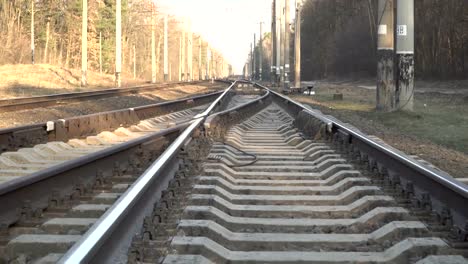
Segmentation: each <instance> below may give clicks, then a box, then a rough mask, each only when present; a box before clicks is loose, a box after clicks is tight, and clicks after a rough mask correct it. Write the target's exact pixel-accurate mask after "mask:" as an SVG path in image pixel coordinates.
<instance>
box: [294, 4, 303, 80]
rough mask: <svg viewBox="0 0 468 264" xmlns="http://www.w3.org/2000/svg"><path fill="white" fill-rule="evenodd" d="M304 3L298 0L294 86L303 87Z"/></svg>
mask: <svg viewBox="0 0 468 264" xmlns="http://www.w3.org/2000/svg"><path fill="white" fill-rule="evenodd" d="M301 13H302V5H301V3H300V1H298V0H296V21H295V26H294V87H296V88H299V87H301V15H302V14H301Z"/></svg>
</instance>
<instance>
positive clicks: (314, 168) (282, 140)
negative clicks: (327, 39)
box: [0, 83, 468, 264]
mask: <svg viewBox="0 0 468 264" xmlns="http://www.w3.org/2000/svg"><path fill="white" fill-rule="evenodd" d="M236 87H237V83H236V84H234V85H233V86H232V87H230V89H228V90H227V91H226V92H225V93H223V95H222V96H221V97H219V98H218V99H217V100H216V102H214V103H213V104H211V105H210V106H209V107H208V108H207V109H206V110H205V111H203V112H202V113H199V114H197V115H195V116H194V117H192V119H191V121H190V122H189V123H187V122H184V123H182V124H179V125H176V126H174V127H172V128H170V129H166V130H162V131H160V132H158V133H156V134H150V135H147V136H144V137H143V138H137V139H133V140H132V141H133V143H131V144H130V145H132V146H127V148H126V149H123V148H122V147H120V149H119V145H117V146H114V147H111V148H110V149H107V150H103V151H105V152H108V153H107V155H104V154H103V153H100V154H99V155H100V157H101V158H102V159H103V160H99V159H98V158H97V157H95V158H94V159H93V158H90V157H88V158H87V159H86V162H88V163H87V164H88V165H89V166H85V164H84V163H86V162H85V160H84V159H83V157H82V159H83V160H82V161H81V162H82V163H81V164H80V165H77V166H76V167H74V168H67V170H65V168H63V170H64V171H63V172H62V173H61V174H60V173H57V172H56V171H55V172H54V173H55V175H54V176H53V177H52V176H51V175H49V177H50V178H55V179H56V180H57V181H59V180H58V179H67V180H68V181H73V182H75V184H74V185H68V186H67V185H66V184H65V186H67V187H66V189H68V190H67V191H66V192H62V194H58V193H57V192H58V191H57V190H55V191H54V192H55V193H54V194H53V195H52V196H51V195H50V194H49V195H46V192H44V190H43V189H44V188H45V187H47V188H49V190H51V189H53V185H57V183H54V182H53V181H51V180H49V181H48V182H47V181H46V182H43V183H42V185H41V184H40V183H36V184H35V187H34V188H33V187H28V186H29V185H26V183H25V185H24V186H25V187H26V188H32V193H34V195H35V196H36V197H48V198H47V201H46V203H43V204H42V207H40V206H39V207H38V205H37V204H36V205H32V202H24V200H25V199H26V197H25V196H27V195H25V192H18V193H17V194H16V196H14V195H11V192H10V195H11V196H10V197H9V199H6V198H5V193H6V191H8V188H6V187H5V186H4V188H3V190H2V192H0V203H1V204H5V202H8V201H14V200H15V197H16V198H18V197H21V199H23V202H22V203H16V204H15V205H12V206H11V207H10V208H15V207H16V208H18V207H20V208H22V210H21V213H20V217H19V218H18V217H17V218H15V217H13V216H10V219H14V224H10V225H8V226H7V227H5V226H4V228H3V232H2V233H1V234H0V255H5V256H6V258H5V260H7V261H17V262H32V261H39V263H55V262H60V263H82V262H92V263H124V262H129V263H350V262H352V263H419V264H423V263H467V259H466V258H467V257H468V244H467V239H468V237H467V226H466V223H467V222H466V221H467V218H468V212H467V211H468V208H466V206H465V204H464V203H466V201H467V199H468V190H467V186H466V185H463V184H462V183H460V182H458V181H456V180H454V179H453V178H451V177H450V176H449V175H446V174H444V173H443V172H440V171H437V170H435V169H433V168H431V167H429V166H426V165H425V164H422V163H420V162H418V161H416V160H414V159H413V158H411V157H407V156H405V155H403V154H402V153H398V152H395V150H394V149H392V148H389V147H388V146H386V145H385V144H383V143H382V142H378V141H376V140H373V139H371V138H369V137H367V136H365V135H363V134H362V133H360V132H357V131H355V129H352V128H349V127H348V126H346V125H345V124H342V123H340V122H339V121H337V120H334V119H333V118H331V117H327V116H324V115H322V114H321V113H319V112H316V111H313V110H310V109H306V108H304V107H303V106H302V105H299V104H297V103H295V102H293V101H291V100H290V99H288V98H286V97H283V96H282V95H279V94H277V93H274V92H272V91H270V90H268V89H266V88H265V87H262V86H259V85H257V88H259V89H263V90H264V91H265V92H266V93H264V94H263V95H261V96H260V97H258V96H249V95H247V96H246V95H243V96H239V94H234V95H233V94H232V93H231V91H232V90H234V89H235V88H236ZM250 89H251V88H250ZM251 90H252V89H251ZM228 91H229V92H228ZM222 98H224V99H222ZM226 99H229V100H226ZM233 102H237V103H234V104H233ZM215 108H216V109H217V111H220V112H218V113H215V114H213V109H215ZM226 109H227V110H226ZM144 138H146V139H145V140H143V139H144ZM126 145H129V144H128V143H126ZM112 151H114V155H108V154H109V152H112ZM123 152H126V153H123ZM117 153H120V154H117ZM129 153H130V154H129ZM99 155H96V154H94V156H99ZM96 161H97V162H96ZM98 168H99V169H98ZM145 169H146V170H145ZM84 174H91V176H88V178H87V177H83V175H84ZM80 175H81V176H80ZM45 176H47V175H42V176H41V177H43V178H44V177H45ZM26 177H28V176H26ZM35 177H37V175H35ZM16 187H18V186H16ZM64 188H65V187H64ZM0 189H2V188H0ZM17 189H19V188H17ZM41 191H42V194H39V193H36V192H41ZM34 195H33V194H29V197H31V196H34ZM41 195H42V196H41ZM7 198H8V197H7ZM18 204H21V206H18ZM37 208H42V209H41V210H39V209H37ZM10 211H11V210H10ZM2 217H3V218H2ZM0 219H8V218H7V217H5V216H4V215H0ZM135 234H136V235H135Z"/></svg>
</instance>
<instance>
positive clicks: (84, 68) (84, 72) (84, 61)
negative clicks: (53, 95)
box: [81, 0, 88, 87]
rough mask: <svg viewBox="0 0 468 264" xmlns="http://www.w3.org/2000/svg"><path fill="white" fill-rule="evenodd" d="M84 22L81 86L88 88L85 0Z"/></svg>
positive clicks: (84, 6)
mask: <svg viewBox="0 0 468 264" xmlns="http://www.w3.org/2000/svg"><path fill="white" fill-rule="evenodd" d="M82 17H83V22H82V23H81V86H82V87H86V86H87V85H88V81H87V79H86V75H87V71H88V0H83V15H82Z"/></svg>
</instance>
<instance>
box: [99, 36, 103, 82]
mask: <svg viewBox="0 0 468 264" xmlns="http://www.w3.org/2000/svg"><path fill="white" fill-rule="evenodd" d="M99 73H101V74H102V32H99Z"/></svg>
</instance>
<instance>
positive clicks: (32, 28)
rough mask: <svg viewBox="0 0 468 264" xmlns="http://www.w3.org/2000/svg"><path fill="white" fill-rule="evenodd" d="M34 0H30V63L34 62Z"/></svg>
mask: <svg viewBox="0 0 468 264" xmlns="http://www.w3.org/2000/svg"><path fill="white" fill-rule="evenodd" d="M34 46H35V45H34V0H31V63H32V64H34V63H35V61H34V56H35V54H34Z"/></svg>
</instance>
